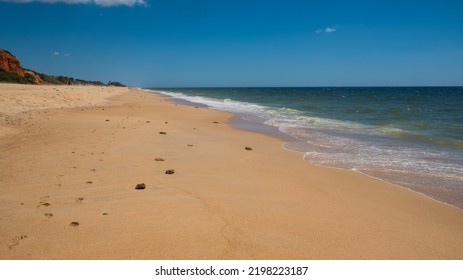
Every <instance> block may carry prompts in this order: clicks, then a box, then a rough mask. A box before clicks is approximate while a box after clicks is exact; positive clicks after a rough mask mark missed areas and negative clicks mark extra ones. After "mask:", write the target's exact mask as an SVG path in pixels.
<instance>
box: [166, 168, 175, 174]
mask: <svg viewBox="0 0 463 280" xmlns="http://www.w3.org/2000/svg"><path fill="white" fill-rule="evenodd" d="M174 173H175V170H173V169H168V170H166V174H174Z"/></svg>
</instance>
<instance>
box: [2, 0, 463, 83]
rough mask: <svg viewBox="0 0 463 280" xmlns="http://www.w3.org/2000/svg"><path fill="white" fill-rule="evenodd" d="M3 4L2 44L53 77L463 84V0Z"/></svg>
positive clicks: (5, 0)
mask: <svg viewBox="0 0 463 280" xmlns="http://www.w3.org/2000/svg"><path fill="white" fill-rule="evenodd" d="M50 2H51V3H50ZM79 2H80V3H79ZM0 11H2V16H1V17H0V26H2V31H1V36H0V48H4V49H6V50H9V51H10V52H12V53H13V54H15V55H16V56H18V58H19V59H20V60H21V62H22V64H23V66H24V67H27V68H30V69H34V70H36V71H39V72H45V73H48V74H52V75H65V76H74V77H77V78H82V79H90V80H101V81H104V82H107V81H109V80H111V81H120V82H123V83H126V84H129V85H134V86H140V87H149V86H153V87H183V86H407V85H418V86H427V85H430V86H439V85H460V86H461V85H463V1H461V0H455V1H446V0H437V1H426V0H422V1H406V0H401V1H394V0H390V1H337V0H332V1H310V0H306V1H302V0H299V1H298V0H265V1H264V0H247V1H244V0H41V1H40V2H39V1H31V0H0Z"/></svg>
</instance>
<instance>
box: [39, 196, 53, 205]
mask: <svg viewBox="0 0 463 280" xmlns="http://www.w3.org/2000/svg"><path fill="white" fill-rule="evenodd" d="M49 198H50V196H49V195H47V196H42V197H41V198H40V199H39V205H38V206H37V207H40V206H45V207H48V206H50V205H51V204H50V203H48V199H49Z"/></svg>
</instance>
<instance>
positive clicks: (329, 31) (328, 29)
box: [325, 27, 336, 33]
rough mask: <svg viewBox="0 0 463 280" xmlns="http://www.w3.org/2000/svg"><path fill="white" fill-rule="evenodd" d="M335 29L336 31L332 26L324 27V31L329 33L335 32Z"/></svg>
mask: <svg viewBox="0 0 463 280" xmlns="http://www.w3.org/2000/svg"><path fill="white" fill-rule="evenodd" d="M335 31H336V28H332V27H327V28H325V32H326V33H331V32H335Z"/></svg>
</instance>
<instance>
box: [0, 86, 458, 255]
mask: <svg viewBox="0 0 463 280" xmlns="http://www.w3.org/2000/svg"><path fill="white" fill-rule="evenodd" d="M7 86H11V85H7ZM5 87H6V85H3V84H0V89H1V91H0V98H1V99H2V103H3V104H4V105H5V106H2V107H1V109H2V111H0V113H1V114H2V115H0V116H1V117H2V120H4V119H5V120H7V121H3V122H2V123H1V127H3V128H2V129H1V130H0V132H1V133H2V134H1V135H0V141H1V145H0V153H1V155H2V157H1V159H0V164H1V167H2V168H1V170H2V171H0V180H1V184H0V185H1V186H2V187H1V190H0V201H2V203H1V204H0V207H1V209H0V210H1V211H0V213H2V214H1V217H0V218H1V221H2V227H1V232H0V233H1V234H0V235H1V236H2V239H1V241H0V259H462V258H463V211H462V210H461V209H458V208H455V207H451V206H448V205H445V204H443V203H440V202H437V201H434V200H432V199H430V198H428V197H425V196H423V195H420V194H417V193H414V192H410V191H408V190H407V189H404V188H401V187H397V186H394V185H392V184H388V183H385V182H382V181H379V180H377V179H372V178H370V177H368V176H365V175H363V174H360V173H357V172H353V171H349V170H340V169H339V170H338V169H334V168H329V167H323V166H315V165H312V164H310V163H308V162H306V161H303V160H302V159H301V156H300V153H298V152H293V153H291V152H288V150H285V149H283V148H282V144H283V143H284V142H283V141H282V140H281V139H277V138H275V137H271V136H268V135H263V134H260V133H257V132H250V131H244V130H240V129H236V128H233V127H231V126H230V125H229V124H230V122H231V119H232V117H233V116H232V114H230V113H226V112H220V111H215V110H210V109H207V108H195V107H191V106H183V105H179V104H174V103H171V102H169V101H167V99H166V98H164V97H162V96H160V95H156V94H152V93H149V92H145V91H140V90H133V89H124V90H122V89H118V90H119V91H120V92H117V93H116V92H108V90H113V89H114V88H91V89H90V88H88V87H77V86H75V87H68V88H69V89H70V90H71V89H72V90H75V91H76V93H77V92H79V93H78V97H77V96H76V95H75V94H73V95H72V94H70V95H66V94H65V92H63V93H61V94H60V95H57V94H55V93H53V95H51V94H52V93H51V92H50V93H49V95H48V96H46V97H47V100H48V98H51V97H53V98H54V99H53V100H55V101H56V104H58V105H57V106H55V109H48V108H49V107H47V106H50V105H49V104H45V105H44V106H38V105H40V104H39V103H40V102H41V101H40V100H42V101H43V97H44V96H42V95H37V92H39V91H40V92H42V93H43V94H45V93H44V92H43V89H44V87H42V86H35V87H33V86H32V87H30V88H29V87H27V88H22V86H17V87H18V90H20V91H21V92H22V91H24V92H25V94H27V96H28V97H29V96H30V100H35V101H33V102H32V103H30V104H23V103H21V102H22V101H21V100H20V99H18V100H19V102H17V100H7V99H8V96H7V95H6V93H7V92H6V90H5ZM55 88H56V86H55ZM57 88H58V90H60V91H62V89H65V87H64V86H63V87H61V86H59V87H57ZM82 89H85V90H82ZM89 89H90V90H89ZM84 91H87V94H88V96H85V92H84ZM88 91H90V92H88ZM19 96H21V95H20V93H17V95H15V97H18V98H19ZM23 96H25V95H23ZM94 96H102V98H101V99H99V100H93V101H91V100H89V99H88V98H90V97H92V98H93V97H94ZM34 98H35V99H34ZM76 98H79V99H80V100H77V99H76ZM77 101H79V102H80V101H82V104H81V103H78V102H77ZM9 102H11V103H9ZM66 102H67V103H66ZM18 103H21V104H19V105H24V106H25V109H27V106H29V107H30V108H29V109H33V108H36V110H34V111H28V110H25V111H23V110H19V111H18V112H15V113H14V114H13V113H11V112H9V111H5V110H6V109H4V108H10V107H11V106H13V105H14V104H18ZM31 104H35V105H34V106H32V105H31ZM65 104H67V105H65ZM19 105H14V106H19ZM60 105H62V106H60ZM68 105H69V106H68ZM82 106H87V107H82ZM61 107H69V108H61ZM4 116H7V117H4ZM6 131H7V132H6ZM159 132H166V134H159ZM247 146H249V147H251V148H252V150H250V151H248V150H245V147H247ZM157 157H161V158H163V159H164V161H155V160H154V159H155V158H157ZM167 169H175V173H174V174H172V175H167V174H165V171H166V170H167ZM142 182H143V183H145V184H146V186H147V188H146V189H145V190H135V189H134V187H135V185H136V184H138V183H142ZM80 198H82V199H80ZM46 204H48V205H46ZM47 213H48V214H52V216H49V215H48V216H47V215H46V214H47ZM104 213H106V215H103V214H104ZM72 222H78V223H79V224H78V226H72V225H71V223H72Z"/></svg>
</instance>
